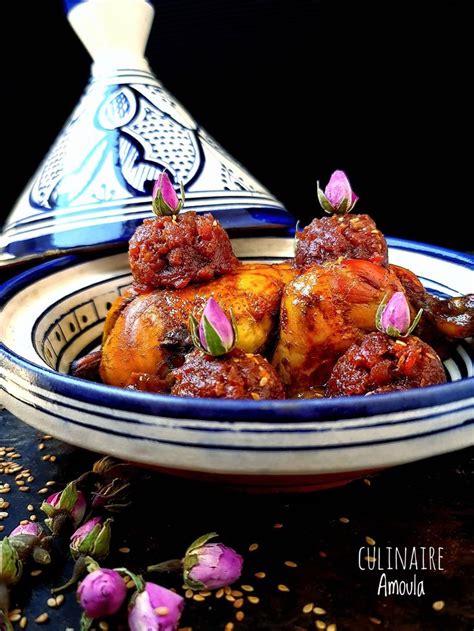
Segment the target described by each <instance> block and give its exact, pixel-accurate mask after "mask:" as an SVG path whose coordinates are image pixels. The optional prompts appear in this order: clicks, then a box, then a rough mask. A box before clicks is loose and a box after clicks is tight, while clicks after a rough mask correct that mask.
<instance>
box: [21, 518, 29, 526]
mask: <svg viewBox="0 0 474 631" xmlns="http://www.w3.org/2000/svg"><path fill="white" fill-rule="evenodd" d="M27 523H28V520H27V519H22V520H21V521H20V526H26V524H27Z"/></svg>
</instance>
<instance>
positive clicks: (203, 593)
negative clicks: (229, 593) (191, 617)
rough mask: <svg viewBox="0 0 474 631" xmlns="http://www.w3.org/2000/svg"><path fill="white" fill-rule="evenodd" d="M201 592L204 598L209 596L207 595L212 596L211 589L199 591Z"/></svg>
mask: <svg viewBox="0 0 474 631" xmlns="http://www.w3.org/2000/svg"><path fill="white" fill-rule="evenodd" d="M199 593H200V594H201V596H204V598H207V596H210V595H211V592H210V591H207V590H206V591H204V592H199ZM234 596H235V594H234Z"/></svg>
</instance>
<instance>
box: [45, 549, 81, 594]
mask: <svg viewBox="0 0 474 631" xmlns="http://www.w3.org/2000/svg"><path fill="white" fill-rule="evenodd" d="M87 558H88V557H79V558H78V559H77V561H76V563H75V564H74V569H73V571H72V576H71V578H70V579H69V580H68V581H67V583H64V585H60V586H59V587H55V588H54V589H52V590H51V593H52V594H57V593H58V592H63V591H64V590H65V589H67V588H68V587H71V586H72V585H75V584H76V583H77V581H78V580H79V579H80V578H81V577H82V576H84V574H85V573H86V571H87Z"/></svg>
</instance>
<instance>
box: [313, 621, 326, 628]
mask: <svg viewBox="0 0 474 631" xmlns="http://www.w3.org/2000/svg"><path fill="white" fill-rule="evenodd" d="M314 626H315V627H316V629H325V628H326V623H325V622H323V621H322V620H316V622H315V623H314Z"/></svg>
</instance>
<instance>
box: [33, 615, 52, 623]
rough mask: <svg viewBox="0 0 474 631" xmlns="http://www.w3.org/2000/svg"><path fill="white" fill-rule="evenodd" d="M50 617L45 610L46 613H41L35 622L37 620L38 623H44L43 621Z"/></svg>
mask: <svg viewBox="0 0 474 631" xmlns="http://www.w3.org/2000/svg"><path fill="white" fill-rule="evenodd" d="M48 618H49V616H48V614H47V613H46V612H45V613H42V614H40V615H39V616H38V617H37V618H35V622H37V623H38V624H43V622H46V621H47V620H48Z"/></svg>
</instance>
